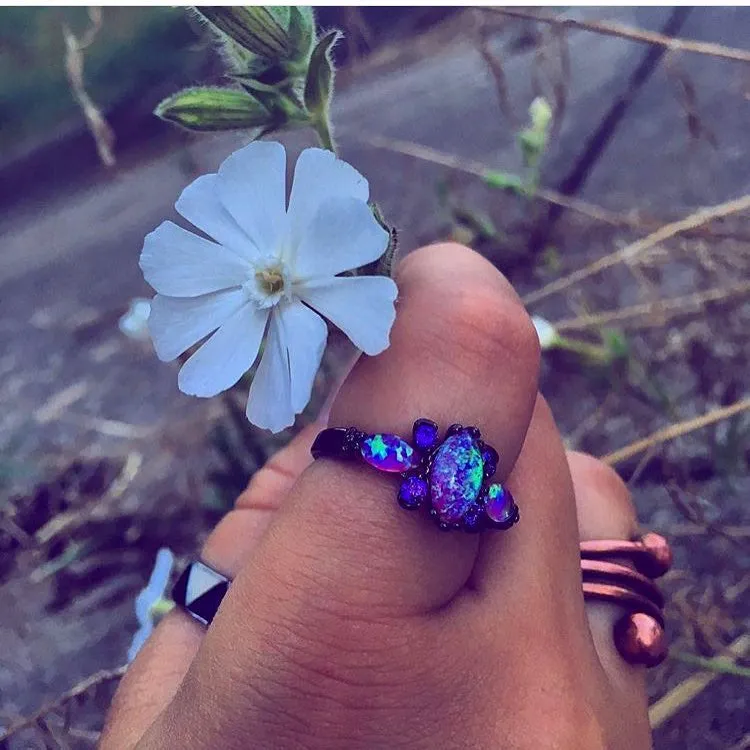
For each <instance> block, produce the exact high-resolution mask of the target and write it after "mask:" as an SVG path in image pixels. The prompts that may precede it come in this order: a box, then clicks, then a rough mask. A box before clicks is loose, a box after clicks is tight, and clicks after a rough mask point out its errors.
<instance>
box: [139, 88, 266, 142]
mask: <svg viewBox="0 0 750 750" xmlns="http://www.w3.org/2000/svg"><path fill="white" fill-rule="evenodd" d="M154 114H156V115H157V116H158V117H161V118H162V120H168V121H169V122H173V123H175V124H177V125H181V126H182V127H183V128H187V129H188V130H197V131H216V130H237V129H240V128H258V127H263V126H266V125H268V124H269V123H270V121H271V115H270V113H269V112H268V110H267V109H266V108H265V107H264V106H263V105H262V104H261V103H260V102H259V101H258V100H257V99H255V98H254V97H252V96H251V95H250V94H248V93H246V92H244V91H240V90H239V89H227V88H218V87H209V86H207V87H205V88H193V89H183V90H182V91H178V92H177V93H176V94H173V95H172V96H169V97H167V98H166V99H164V100H163V101H162V102H160V103H159V105H158V106H157V107H156V109H155V110H154Z"/></svg>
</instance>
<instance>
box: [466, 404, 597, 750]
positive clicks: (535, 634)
mask: <svg viewBox="0 0 750 750" xmlns="http://www.w3.org/2000/svg"><path fill="white" fill-rule="evenodd" d="M506 486H507V487H508V489H510V491H511V492H512V493H513V495H514V497H515V498H516V501H517V502H518V505H519V508H520V520H519V522H518V524H517V525H516V526H514V527H513V529H512V530H511V531H510V532H508V533H507V534H500V535H489V534H488V535H484V536H483V537H482V542H481V550H480V556H479V559H478V561H477V565H476V568H475V570H474V572H473V574H472V580H471V583H472V588H473V589H474V590H475V592H476V594H477V596H475V597H473V598H471V599H470V601H469V605H467V607H466V617H465V618H464V621H465V623H466V624H465V627H466V628H468V629H470V631H471V632H472V633H476V635H477V640H478V642H479V643H480V644H481V648H482V650H483V651H484V653H485V655H486V659H487V664H488V669H489V670H490V674H488V675H487V678H486V679H487V680H488V681H495V682H496V683H499V684H498V686H497V690H496V692H497V693H498V694H501V693H500V691H501V690H505V693H503V695H504V696H505V698H506V700H505V706H507V707H508V708H509V713H508V715H507V716H506V717H504V718H505V720H507V721H508V722H511V723H512V721H513V710H518V711H521V710H524V702H527V701H528V698H527V697H525V696H524V695H523V694H519V695H518V696H515V695H514V690H513V688H512V687H511V688H507V686H505V684H504V669H506V668H508V666H509V665H513V666H514V668H515V669H516V670H518V671H520V673H521V675H522V677H521V678H517V679H518V680H519V681H520V682H521V683H528V684H538V682H539V670H540V668H543V670H544V691H542V692H541V693H540V695H539V696H538V697H537V698H536V699H535V711H538V712H539V713H540V714H545V713H546V712H548V711H551V712H553V713H554V712H555V711H558V712H559V711H561V710H562V708H561V707H562V705H563V701H561V700H560V696H561V695H563V694H564V695H566V696H569V695H571V691H572V690H573V687H572V686H575V690H576V691H577V692H578V693H582V694H583V695H584V696H586V694H587V693H588V696H587V697H586V700H588V701H590V702H591V703H592V704H594V705H595V704H596V703H598V702H599V700H600V698H599V696H597V695H595V693H594V691H592V686H593V685H595V684H596V682H597V675H598V672H599V671H600V670H601V668H600V666H599V664H598V660H597V658H596V653H595V651H594V648H593V644H592V642H591V638H590V636H589V633H588V626H587V623H586V617H585V611H584V603H583V593H582V590H581V572H580V563H579V550H578V529H577V524H576V510H575V499H574V493H573V485H572V482H571V478H570V473H569V470H568V464H567V460H566V456H565V449H564V447H563V443H562V439H561V437H560V434H559V432H558V430H557V426H556V424H555V421H554V418H553V417H552V414H551V412H550V410H549V407H548V406H547V404H546V402H545V400H544V399H543V398H542V397H541V396H539V397H538V398H537V401H536V407H535V409H534V413H533V416H532V419H531V424H530V425H529V429H528V432H527V433H526V439H525V441H524V444H523V448H522V449H521V453H520V455H519V456H518V459H517V461H516V464H515V466H514V468H513V471H512V473H511V475H510V477H509V478H508V480H507V482H506ZM499 665H503V667H502V668H501V667H500V666H499ZM542 665H543V667H542ZM508 693H510V696H509V697H508ZM516 700H517V701H518V704H519V705H516V703H515V701H516ZM513 707H515V708H513ZM532 744H533V743H532ZM509 745H512V743H509Z"/></svg>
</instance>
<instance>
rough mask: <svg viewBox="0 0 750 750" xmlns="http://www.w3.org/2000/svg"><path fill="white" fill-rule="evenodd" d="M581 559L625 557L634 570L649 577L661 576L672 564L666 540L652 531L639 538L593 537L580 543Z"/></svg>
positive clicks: (670, 552)
mask: <svg viewBox="0 0 750 750" xmlns="http://www.w3.org/2000/svg"><path fill="white" fill-rule="evenodd" d="M580 554H581V559H582V560H606V559H608V558H613V557H617V558H625V559H626V560H629V561H630V562H632V563H633V565H634V566H635V568H636V570H637V571H638V572H639V573H642V574H643V575H645V576H648V577H649V578H659V577H660V576H663V575H664V574H665V573H666V572H667V571H668V570H669V569H670V567H671V566H672V550H671V548H670V546H669V543H668V542H667V540H666V539H665V538H664V537H663V536H661V534H656V533H654V532H648V533H646V534H644V535H643V536H641V537H640V538H639V539H636V540H633V541H628V540H626V539H594V540H588V541H585V542H581V543H580Z"/></svg>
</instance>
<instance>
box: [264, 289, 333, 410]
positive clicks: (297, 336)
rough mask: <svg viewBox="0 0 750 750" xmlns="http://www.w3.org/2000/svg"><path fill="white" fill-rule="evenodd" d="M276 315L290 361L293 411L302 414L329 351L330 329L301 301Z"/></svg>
mask: <svg viewBox="0 0 750 750" xmlns="http://www.w3.org/2000/svg"><path fill="white" fill-rule="evenodd" d="M273 315H274V317H276V316H278V323H279V325H280V327H281V329H282V339H283V341H284V345H285V347H286V352H287V356H288V358H289V370H290V380H291V403H292V408H293V409H294V412H295V414H299V412H301V411H302V410H303V409H304V408H305V407H306V406H307V404H308V402H309V401H310V395H311V394H312V387H313V382H314V381H315V374H316V373H317V372H318V368H319V367H320V360H321V359H322V358H323V352H324V351H325V348H326V340H327V338H328V326H327V325H326V323H325V321H324V320H323V318H321V317H320V315H318V314H317V313H316V312H314V311H313V310H311V309H310V308H309V307H306V306H305V305H303V304H302V303H301V302H299V301H294V302H291V303H286V304H281V305H279V306H278V307H277V308H276V310H275V311H274V313H273Z"/></svg>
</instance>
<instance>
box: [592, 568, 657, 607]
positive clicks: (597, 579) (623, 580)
mask: <svg viewBox="0 0 750 750" xmlns="http://www.w3.org/2000/svg"><path fill="white" fill-rule="evenodd" d="M581 573H582V575H583V581H584V583H608V584H612V585H614V586H621V587H623V588H629V589H631V590H632V591H634V592H635V593H636V594H640V595H641V596H644V597H646V598H647V599H650V600H651V601H652V602H653V603H654V604H655V605H656V606H657V607H659V608H662V607H664V595H663V594H662V593H661V591H660V590H659V588H658V586H656V584H655V583H654V582H653V581H652V580H651V579H650V578H647V577H646V576H644V575H643V574H642V573H638V572H637V571H635V570H633V569H632V568H629V567H628V566H627V565H620V564H619V563H613V562H609V561H608V560H585V559H584V560H581Z"/></svg>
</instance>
